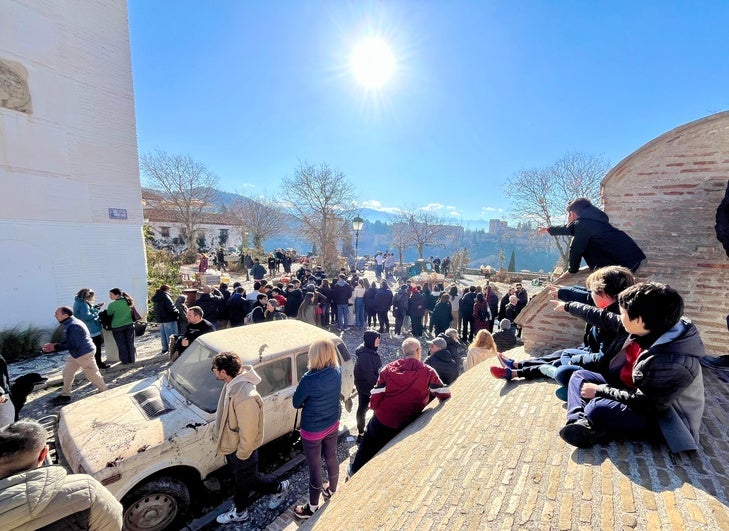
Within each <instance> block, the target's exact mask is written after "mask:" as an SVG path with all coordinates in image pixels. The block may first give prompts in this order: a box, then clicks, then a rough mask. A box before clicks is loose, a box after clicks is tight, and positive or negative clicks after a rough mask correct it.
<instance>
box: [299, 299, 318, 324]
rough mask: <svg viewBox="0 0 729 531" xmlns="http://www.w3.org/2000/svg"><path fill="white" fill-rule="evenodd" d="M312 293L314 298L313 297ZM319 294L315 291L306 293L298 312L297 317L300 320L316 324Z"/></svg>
mask: <svg viewBox="0 0 729 531" xmlns="http://www.w3.org/2000/svg"><path fill="white" fill-rule="evenodd" d="M312 295H314V296H313V298H312ZM317 300H318V295H316V294H313V293H307V294H305V295H304V300H303V301H302V303H301V305H300V306H299V311H298V312H297V313H296V318H297V319H298V320H299V321H303V322H305V323H309V324H311V325H316V306H317V304H318V303H317Z"/></svg>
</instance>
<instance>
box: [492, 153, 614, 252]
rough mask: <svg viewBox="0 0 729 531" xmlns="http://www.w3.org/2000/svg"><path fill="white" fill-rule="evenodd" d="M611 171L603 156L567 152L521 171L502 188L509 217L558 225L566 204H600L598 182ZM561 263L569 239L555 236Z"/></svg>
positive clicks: (567, 247) (547, 224)
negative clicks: (548, 163) (582, 199)
mask: <svg viewBox="0 0 729 531" xmlns="http://www.w3.org/2000/svg"><path fill="white" fill-rule="evenodd" d="M609 169H610V164H609V162H608V161H607V160H606V159H605V158H604V157H603V156H595V155H588V154H585V153H569V154H567V155H565V156H564V157H562V158H561V159H559V160H558V161H556V162H555V163H554V164H552V165H551V166H547V167H545V168H532V169H527V170H521V171H519V172H517V173H516V174H515V175H514V176H513V177H512V178H510V179H509V180H508V181H507V182H506V184H505V185H504V193H505V194H506V197H508V198H510V199H511V200H512V214H513V215H514V217H517V218H520V219H522V220H525V221H530V222H531V221H534V222H536V223H537V224H538V225H539V226H545V227H550V226H552V225H559V224H561V221H560V220H561V218H563V217H564V215H565V208H566V206H567V203H569V202H570V201H572V200H573V199H577V198H578V197H586V198H588V199H590V200H591V201H592V202H593V203H595V204H599V199H600V183H601V182H602V179H603V178H604V177H605V174H606V173H607V171H608V170H609ZM554 241H555V243H556V245H557V249H558V251H559V254H560V256H561V259H562V262H563V263H565V264H566V263H567V251H568V249H569V238H568V237H565V236H554Z"/></svg>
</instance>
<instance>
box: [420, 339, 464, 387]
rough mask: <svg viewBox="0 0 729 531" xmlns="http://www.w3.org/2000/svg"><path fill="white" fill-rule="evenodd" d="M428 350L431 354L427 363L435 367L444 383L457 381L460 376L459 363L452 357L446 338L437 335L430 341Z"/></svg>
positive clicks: (448, 383)
mask: <svg viewBox="0 0 729 531" xmlns="http://www.w3.org/2000/svg"><path fill="white" fill-rule="evenodd" d="M428 352H429V354H430V355H429V356H428V358H427V359H426V360H425V364H426V365H430V366H431V367H433V368H434V369H435V372H437V373H438V376H440V379H441V380H442V381H443V383H444V384H446V385H450V384H452V383H453V382H455V381H456V378H458V365H457V364H456V362H455V361H454V360H453V358H452V357H451V353H450V351H449V350H448V344H447V343H446V340H445V339H443V338H442V337H436V338H435V339H434V340H433V341H428Z"/></svg>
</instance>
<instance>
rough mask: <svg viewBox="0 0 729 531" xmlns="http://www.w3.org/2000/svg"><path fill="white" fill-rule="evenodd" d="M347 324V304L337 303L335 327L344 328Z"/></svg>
mask: <svg viewBox="0 0 729 531" xmlns="http://www.w3.org/2000/svg"><path fill="white" fill-rule="evenodd" d="M348 326H349V305H348V304H337V327H338V328H339V329H340V330H344V329H345V328H347V327H348Z"/></svg>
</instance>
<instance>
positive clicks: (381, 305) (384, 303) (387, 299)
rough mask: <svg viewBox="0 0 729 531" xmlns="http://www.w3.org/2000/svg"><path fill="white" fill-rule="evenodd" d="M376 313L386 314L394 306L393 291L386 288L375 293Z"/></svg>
mask: <svg viewBox="0 0 729 531" xmlns="http://www.w3.org/2000/svg"><path fill="white" fill-rule="evenodd" d="M374 304H375V311H376V312H386V311H388V310H389V309H390V306H392V291H390V288H388V287H384V288H380V289H378V290H377V292H376V293H375V300H374Z"/></svg>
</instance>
